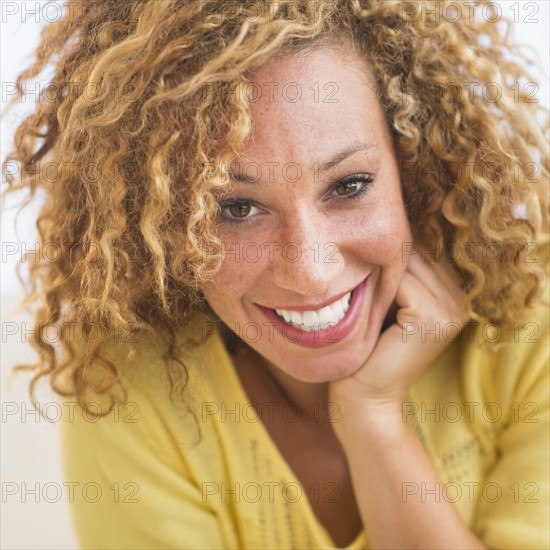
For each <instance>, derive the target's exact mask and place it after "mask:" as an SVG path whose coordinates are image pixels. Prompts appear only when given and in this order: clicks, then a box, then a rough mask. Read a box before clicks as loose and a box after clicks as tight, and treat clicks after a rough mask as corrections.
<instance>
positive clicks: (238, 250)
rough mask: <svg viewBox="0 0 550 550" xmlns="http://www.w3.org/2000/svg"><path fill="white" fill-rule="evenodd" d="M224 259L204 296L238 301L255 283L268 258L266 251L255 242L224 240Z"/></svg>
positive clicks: (206, 288)
mask: <svg viewBox="0 0 550 550" xmlns="http://www.w3.org/2000/svg"><path fill="white" fill-rule="evenodd" d="M222 241H223V243H224V245H225V257H224V258H223V260H222V263H221V267H220V270H219V271H218V273H217V274H216V276H215V277H214V280H213V281H212V282H211V283H210V284H209V285H208V286H207V287H205V291H206V295H207V298H208V294H210V295H211V296H213V295H214V294H217V295H220V296H223V297H224V300H225V301H230V300H240V298H241V296H243V295H244V294H246V293H247V291H248V290H250V288H252V287H253V286H254V284H255V281H257V279H258V277H259V275H260V273H261V271H262V269H263V268H264V267H263V264H264V263H265V262H264V259H265V258H267V257H268V256H269V253H268V251H267V249H262V247H261V246H260V245H259V243H257V242H256V241H250V242H246V241H245V242H240V241H236V240H232V239H224V238H222Z"/></svg>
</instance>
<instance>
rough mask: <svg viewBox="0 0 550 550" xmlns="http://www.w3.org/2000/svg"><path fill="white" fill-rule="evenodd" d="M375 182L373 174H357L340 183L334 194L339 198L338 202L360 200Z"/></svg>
mask: <svg viewBox="0 0 550 550" xmlns="http://www.w3.org/2000/svg"><path fill="white" fill-rule="evenodd" d="M373 181H374V176H373V175H372V174H357V175H355V176H351V177H349V178H347V179H345V180H344V181H341V182H339V183H338V184H337V185H336V186H335V187H334V188H333V191H332V193H333V194H336V195H337V196H338V200H346V201H347V200H355V199H359V198H361V197H362V196H363V195H364V194H365V193H367V192H368V190H369V189H370V188H371V185H372V183H373ZM333 196H334V195H333Z"/></svg>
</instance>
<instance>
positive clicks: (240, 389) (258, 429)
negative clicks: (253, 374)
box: [213, 332, 365, 550]
mask: <svg viewBox="0 0 550 550" xmlns="http://www.w3.org/2000/svg"><path fill="white" fill-rule="evenodd" d="M213 336H214V338H215V344H214V345H215V346H217V347H218V351H219V354H220V356H221V357H223V361H224V367H225V368H224V371H225V372H226V373H227V375H228V379H229V380H228V381H229V383H230V384H231V386H232V387H233V389H234V390H235V392H236V394H237V399H238V400H239V401H240V402H242V403H249V402H250V401H251V399H250V398H249V396H248V394H247V393H246V390H245V388H244V386H243V384H242V382H241V379H240V378H239V375H238V373H237V371H236V369H235V364H234V363H233V360H232V359H231V356H230V355H229V352H228V351H227V349H226V348H225V346H224V345H223V342H222V340H221V337H220V335H219V333H218V332H216V333H215V335H213ZM213 343H214V342H213ZM251 429H252V430H255V436H256V437H257V438H258V440H261V441H262V442H264V444H265V446H266V448H267V449H268V450H269V451H270V454H272V455H274V456H275V457H276V461H277V467H278V468H280V469H282V470H283V471H284V473H285V475H286V477H287V478H289V479H290V480H291V481H292V482H293V483H296V484H297V485H298V486H299V487H300V489H301V490H302V494H306V498H305V499H300V503H301V505H302V507H303V510H304V512H305V515H306V517H307V518H308V520H309V521H310V522H311V524H313V525H315V526H316V528H317V529H318V530H319V531H320V532H321V534H322V536H323V538H324V539H325V542H326V544H327V545H328V546H329V547H331V548H341V549H343V550H354V549H358V548H362V547H363V548H364V547H365V529H364V527H363V528H362V529H361V531H359V533H358V534H357V536H356V537H355V539H354V540H353V541H352V542H351V543H350V544H349V545H348V546H337V545H336V543H335V542H334V540H333V539H332V537H331V535H330V533H329V532H328V531H327V529H326V527H325V526H324V525H323V524H322V523H321V521H320V520H319V518H318V517H317V516H316V515H315V512H314V511H313V508H312V506H311V503H310V502H309V498H307V493H306V491H305V489H304V486H303V485H302V482H301V481H300V480H299V479H298V477H297V476H296V474H295V473H294V471H293V470H292V468H291V467H290V464H288V462H287V461H286V459H285V458H284V456H283V455H282V453H281V451H280V450H279V447H277V445H276V443H275V441H274V440H273V438H272V437H271V434H270V433H269V431H268V429H267V427H266V426H265V424H264V423H263V421H262V420H261V419H260V421H259V422H255V423H253V424H252V427H251Z"/></svg>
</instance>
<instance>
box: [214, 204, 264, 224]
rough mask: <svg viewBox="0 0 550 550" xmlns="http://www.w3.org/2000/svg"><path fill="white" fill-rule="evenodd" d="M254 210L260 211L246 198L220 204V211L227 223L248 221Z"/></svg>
mask: <svg viewBox="0 0 550 550" xmlns="http://www.w3.org/2000/svg"><path fill="white" fill-rule="evenodd" d="M254 210H257V211H258V212H259V211H260V210H259V208H257V207H256V206H254V205H253V203H252V202H251V201H248V200H231V201H225V202H223V203H221V204H220V213H221V216H222V218H223V219H224V220H226V221H228V222H229V223H243V222H247V221H250V220H251V218H252V217H253V216H250V215H249V214H251V213H252V214H254Z"/></svg>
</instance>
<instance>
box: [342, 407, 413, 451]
mask: <svg viewBox="0 0 550 550" xmlns="http://www.w3.org/2000/svg"><path fill="white" fill-rule="evenodd" d="M335 402H336V403H337V406H338V409H337V422H335V423H334V431H335V432H336V434H337V436H338V438H339V439H340V441H341V442H342V443H344V442H347V441H349V442H353V441H354V440H358V439H361V440H363V441H364V439H365V438H371V439H376V440H377V441H382V440H387V441H388V442H389V441H393V440H394V439H396V438H399V437H401V436H402V435H403V432H404V431H405V430H406V429H407V424H406V423H405V422H404V421H403V402H402V401H399V402H397V401H385V400H360V401H350V400H347V401H335Z"/></svg>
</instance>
